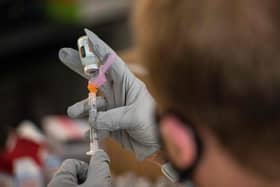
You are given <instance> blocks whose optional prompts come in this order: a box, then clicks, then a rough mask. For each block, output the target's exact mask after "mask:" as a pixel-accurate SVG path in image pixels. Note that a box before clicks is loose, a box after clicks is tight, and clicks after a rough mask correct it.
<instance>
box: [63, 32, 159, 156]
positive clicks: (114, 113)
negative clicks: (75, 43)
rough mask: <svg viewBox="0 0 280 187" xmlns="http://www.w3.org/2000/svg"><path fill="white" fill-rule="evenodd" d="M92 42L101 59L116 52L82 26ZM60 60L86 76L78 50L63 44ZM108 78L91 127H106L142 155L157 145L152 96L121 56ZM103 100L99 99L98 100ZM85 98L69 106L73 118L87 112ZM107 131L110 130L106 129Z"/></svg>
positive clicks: (148, 153)
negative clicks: (101, 106) (104, 106)
mask: <svg viewBox="0 0 280 187" xmlns="http://www.w3.org/2000/svg"><path fill="white" fill-rule="evenodd" d="M85 32H86V34H87V36H88V37H89V39H90V40H91V42H92V43H93V46H94V52H95V54H96V56H97V57H98V58H99V59H100V61H101V62H104V61H105V60H106V57H107V56H108V54H115V52H114V51H113V50H112V49H111V48H110V47H109V46H108V45H107V44H105V43H104V42H103V41H102V40H101V39H100V38H98V36H96V35H95V34H94V33H92V32H91V31H89V30H87V29H85ZM59 57H60V60H61V61H62V62H63V63H64V64H65V65H66V66H68V67H69V68H70V69H72V70H73V71H75V72H77V73H78V74H80V75H81V76H83V77H84V78H86V79H89V77H87V76H86V75H85V74H84V71H83V66H82V64H81V61H80V57H79V54H78V52H77V51H76V50H74V49H70V48H63V49H61V50H60V52H59ZM106 78H107V81H106V83H105V84H104V85H103V86H101V87H100V90H101V91H102V92H103V94H104V96H105V100H106V110H107V111H103V112H98V115H97V122H96V125H95V126H94V128H96V129H97V130H98V131H100V130H101V131H103V132H104V131H106V132H107V134H109V135H110V136H111V137H113V138H114V139H115V140H117V141H118V142H119V143H120V144H121V145H122V146H123V147H125V148H126V149H128V150H131V151H133V152H134V153H135V154H136V156H137V158H138V159H141V160H142V159H144V158H146V157H148V156H150V155H151V154H153V153H154V152H155V151H157V150H158V149H159V147H160V146H159V143H158V138H157V133H156V132H157V131H156V126H155V123H154V122H153V112H154V106H155V103H154V100H153V98H152V97H151V95H150V94H149V92H148V90H147V89H146V86H145V85H144V83H143V82H141V81H140V80H139V79H137V78H136V77H135V76H134V75H133V74H132V73H131V72H130V70H129V69H128V67H127V66H126V64H125V63H124V62H123V61H122V59H121V58H119V57H118V58H117V60H116V61H115V62H114V63H113V65H112V67H111V69H110V70H109V71H108V72H107V73H106ZM99 102H100V103H102V101H99ZM88 108H89V107H88V102H87V100H84V101H81V102H78V103H77V104H75V105H73V106H71V107H69V108H68V115H69V116H70V117H73V118H78V117H85V116H87V115H88ZM108 132H109V133H108Z"/></svg>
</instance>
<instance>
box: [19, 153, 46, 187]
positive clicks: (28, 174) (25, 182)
mask: <svg viewBox="0 0 280 187" xmlns="http://www.w3.org/2000/svg"><path fill="white" fill-rule="evenodd" d="M14 171H15V179H16V186H17V187H43V186H44V184H43V175H42V172H41V169H40V168H39V166H38V165H37V164H36V163H35V162H34V161H33V160H31V159H30V158H21V159H18V160H17V161H16V162H15V164H14Z"/></svg>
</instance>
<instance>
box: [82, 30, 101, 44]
mask: <svg viewBox="0 0 280 187" xmlns="http://www.w3.org/2000/svg"><path fill="white" fill-rule="evenodd" d="M84 31H85V33H86V35H87V36H88V37H89V39H90V40H91V41H92V40H96V39H97V38H98V37H97V35H96V34H94V33H93V32H92V31H90V30H89V29H87V28H85V29H84ZM92 42H93V41H92Z"/></svg>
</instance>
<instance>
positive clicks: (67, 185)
mask: <svg viewBox="0 0 280 187" xmlns="http://www.w3.org/2000/svg"><path fill="white" fill-rule="evenodd" d="M109 162H110V161H109V157H108V155H107V154H106V153H105V152H104V151H103V150H98V151H97V152H96V154H95V155H94V156H92V158H91V161H90V164H89V165H88V164H87V163H85V162H83V161H80V160H75V159H68V160H66V161H64V162H63V163H62V165H61V166H60V168H59V169H58V171H57V172H56V173H55V175H54V176H53V178H52V180H51V181H50V183H49V184H48V187H111V185H112V179H111V173H110V168H109Z"/></svg>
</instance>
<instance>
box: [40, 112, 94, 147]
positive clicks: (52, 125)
mask: <svg viewBox="0 0 280 187" xmlns="http://www.w3.org/2000/svg"><path fill="white" fill-rule="evenodd" d="M43 128H44V131H45V133H46V135H47V137H48V138H51V139H52V140H56V141H59V142H65V141H68V140H84V134H85V132H86V131H87V130H88V123H87V122H86V121H83V120H73V119H70V118H68V117H67V116H49V117H46V118H44V120H43Z"/></svg>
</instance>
